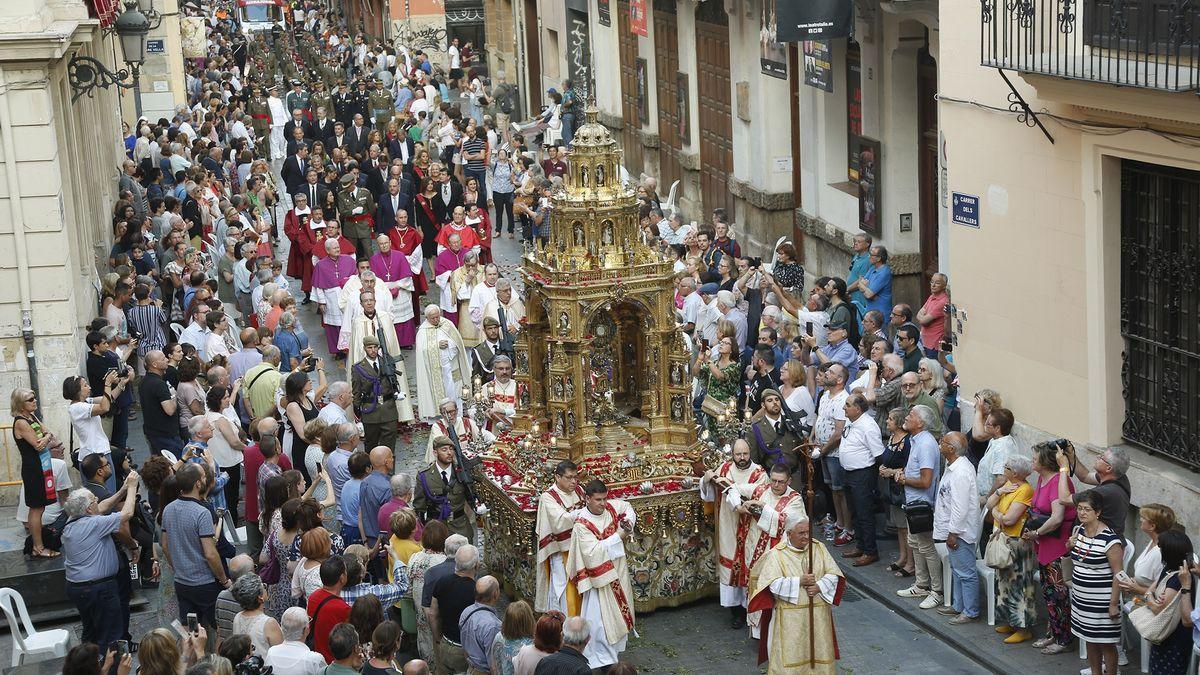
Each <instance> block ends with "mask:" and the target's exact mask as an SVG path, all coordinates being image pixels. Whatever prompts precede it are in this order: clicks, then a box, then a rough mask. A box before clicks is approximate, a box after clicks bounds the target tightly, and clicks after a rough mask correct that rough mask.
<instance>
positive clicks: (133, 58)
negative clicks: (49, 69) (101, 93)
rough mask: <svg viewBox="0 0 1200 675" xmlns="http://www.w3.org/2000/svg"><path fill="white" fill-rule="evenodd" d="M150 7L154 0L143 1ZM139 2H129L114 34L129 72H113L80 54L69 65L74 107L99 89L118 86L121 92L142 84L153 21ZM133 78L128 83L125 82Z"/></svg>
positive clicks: (137, 0)
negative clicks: (140, 80) (139, 6)
mask: <svg viewBox="0 0 1200 675" xmlns="http://www.w3.org/2000/svg"><path fill="white" fill-rule="evenodd" d="M141 1H142V2H145V3H147V4H149V1H150V0H141ZM138 5H139V0H125V11H124V12H122V13H121V16H118V17H117V20H116V21H114V22H113V26H112V30H113V32H114V33H116V34H117V38H118V39H119V40H120V41H121V51H123V52H124V54H125V63H126V65H128V66H129V68H128V69H125V68H122V69H121V70H118V71H117V72H115V73H114V72H112V71H111V70H109V69H108V68H107V67H106V66H105V65H104V63H102V62H101V61H99V60H97V59H94V58H92V57H90V56H80V55H78V54H76V55H75V56H74V57H72V58H71V61H70V63H68V64H67V78H68V80H69V81H70V83H71V89H72V90H73V91H74V92H75V95H74V96H72V97H71V103H74V102H75V101H77V100H79V97H80V96H83V95H84V94H87V95H88V97H89V98H90V97H91V96H92V93H93V90H94V89H95V88H96V87H101V88H104V89H108V88H109V87H111V86H113V85H116V86H117V87H120V88H121V89H132V88H134V87H136V86H137V84H138V70H139V69H140V68H141V65H142V63H144V62H145V61H146V34H147V33H149V32H150V20H149V19H147V18H146V15H145V14H143V13H142V12H141V10H140V9H138ZM131 76H132V78H133V79H132V80H131V81H130V82H128V83H126V82H125V80H126V79H127V78H129V77H131Z"/></svg>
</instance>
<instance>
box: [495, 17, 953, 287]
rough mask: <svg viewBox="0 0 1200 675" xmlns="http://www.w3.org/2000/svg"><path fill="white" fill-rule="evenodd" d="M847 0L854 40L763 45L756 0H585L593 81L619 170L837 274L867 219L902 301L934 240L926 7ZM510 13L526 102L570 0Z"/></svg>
mask: <svg viewBox="0 0 1200 675" xmlns="http://www.w3.org/2000/svg"><path fill="white" fill-rule="evenodd" d="M580 4H581V6H583V5H582V0H581V1H580ZM855 6H856V9H857V10H858V11H857V12H856V14H857V18H856V22H855V30H854V37H853V38H851V39H846V38H838V39H833V40H830V41H828V42H826V43H813V44H778V43H776V42H774V41H773V39H772V34H771V30H770V28H769V26H770V20H769V15H770V14H771V13H772V12H773V11H774V3H773V2H770V1H769V0H728V1H723V0H704V1H703V2H694V1H693V0H679V1H678V2H677V1H675V0H657V1H653V2H650V1H647V2H642V1H641V0H635V1H634V2H626V1H624V0H590V1H589V2H587V3H586V5H585V6H584V7H585V9H586V17H587V28H588V32H589V35H588V44H589V55H590V57H591V59H590V63H591V64H592V71H593V77H592V80H593V81H594V95H595V97H596V100H597V104H598V105H599V107H600V109H601V111H602V120H603V121H604V123H605V124H606V125H608V126H609V127H610V128H611V129H613V131H614V133H616V134H617V136H618V138H619V139H620V140H621V145H622V149H623V150H624V153H625V166H626V168H627V169H628V170H629V173H630V174H631V175H632V176H634V177H637V176H639V175H641V174H645V175H650V176H655V177H656V178H657V180H658V184H659V196H660V198H662V199H663V200H664V201H668V202H669V203H671V204H673V205H674V206H676V207H677V208H678V209H679V210H680V211H681V212H682V213H683V214H684V217H685V219H687V220H696V221H705V222H707V221H708V220H709V218H710V214H711V212H712V210H713V209H714V208H718V207H720V208H724V209H726V211H727V213H729V214H730V217H731V218H732V220H733V221H734V222H735V223H736V227H735V235H736V236H737V238H738V239H739V240H740V241H741V242H742V243H743V247H744V249H745V250H746V251H747V253H748V254H753V255H764V256H766V257H768V258H769V257H770V256H771V254H772V252H773V249H774V246H775V243H776V241H778V240H779V238H781V237H783V238H787V239H790V240H792V241H794V242H795V243H796V245H797V248H798V249H800V255H801V257H802V259H803V261H804V263H805V267H806V269H807V270H808V271H809V272H810V273H812V274H813V275H822V274H838V275H841V276H845V271H846V269H847V266H848V263H849V260H850V242H851V240H852V238H853V236H854V234H855V233H857V232H859V231H860V230H861V229H867V230H868V231H870V232H871V233H872V234H873V236H874V237H875V239H876V241H878V242H881V243H883V244H885V245H886V246H887V247H888V249H889V251H890V252H891V253H892V261H891V264H892V267H893V271H894V273H895V274H896V297H897V300H898V301H905V302H911V303H917V302H920V300H921V298H922V297H923V295H924V291H923V289H924V288H925V287H926V285H927V281H928V277H929V276H930V275H931V274H933V273H934V272H936V271H937V270H938V269H939V249H941V248H943V247H944V237H942V236H941V235H940V234H939V233H940V232H941V231H942V230H943V229H944V228H942V227H940V222H941V221H942V220H943V219H944V208H943V207H942V205H941V204H940V202H939V200H938V199H937V194H938V187H937V186H938V174H939V160H938V143H939V135H938V126H937V105H936V100H935V93H936V91H937V56H936V55H937V51H938V30H937V26H938V16H937V7H936V4H935V3H933V2H923V1H915V2H890V3H888V2H885V3H880V2H878V0H861V1H860V2H856V3H855ZM515 13H516V22H515V23H516V32H517V50H518V54H517V60H518V61H524V62H526V63H527V64H528V65H527V67H526V68H525V69H524V70H525V71H526V72H527V73H528V75H527V81H526V82H524V83H523V85H524V86H523V91H524V92H525V95H526V97H527V98H526V100H525V103H526V105H529V106H530V110H534V111H536V110H537V109H538V106H539V105H540V104H541V103H543V102H544V100H543V97H544V96H545V92H546V90H547V89H548V88H549V87H559V86H561V84H562V81H563V80H564V79H566V77H567V76H568V75H570V74H572V68H571V66H572V63H573V61H574V58H573V56H574V55H573V53H572V41H571V37H572V33H573V31H572V30H571V26H570V25H569V24H570V22H571V15H572V13H573V3H571V2H568V3H565V5H564V3H561V2H557V3H556V2H549V1H544V0H543V1H539V0H526V7H525V8H524V11H522V9H521V8H516V9H515ZM864 151H865V152H866V153H867V155H866V156H867V157H868V159H869V163H868V170H867V171H866V172H860V170H859V161H860V157H861V156H862V155H863V152H864ZM677 182H678V183H677ZM676 183H677V185H676ZM673 187H674V190H673V189H672V188H673ZM860 193H861V196H860ZM672 197H673V199H671V198H672Z"/></svg>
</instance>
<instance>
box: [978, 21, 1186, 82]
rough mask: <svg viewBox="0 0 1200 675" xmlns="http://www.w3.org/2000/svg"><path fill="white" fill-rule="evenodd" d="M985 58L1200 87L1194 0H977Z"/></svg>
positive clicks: (1018, 67) (998, 64)
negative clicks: (980, 13)
mask: <svg viewBox="0 0 1200 675" xmlns="http://www.w3.org/2000/svg"><path fill="white" fill-rule="evenodd" d="M979 1H980V3H981V5H982V7H981V10H982V16H981V21H980V61H981V63H982V64H983V65H984V66H988V67H991V68H1002V69H1007V70H1015V71H1017V72H1021V73H1034V74H1038V75H1049V76H1054V77H1062V78H1066V79H1072V80H1084V81H1088V82H1097V83H1104V84H1114V85H1120V86H1128V87H1143V88H1147V89H1155V90H1158V91H1168V92H1186V91H1195V90H1196V89H1197V88H1200V2H1196V1H1195V0H979Z"/></svg>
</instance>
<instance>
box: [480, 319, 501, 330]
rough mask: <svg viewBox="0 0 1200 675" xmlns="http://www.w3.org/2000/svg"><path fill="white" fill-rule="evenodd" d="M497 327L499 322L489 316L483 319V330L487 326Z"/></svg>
mask: <svg viewBox="0 0 1200 675" xmlns="http://www.w3.org/2000/svg"><path fill="white" fill-rule="evenodd" d="M499 325H500V322H499V321H497V320H496V319H494V318H492V317H490V316H485V317H483V327H484V328H487V327H488V326H499Z"/></svg>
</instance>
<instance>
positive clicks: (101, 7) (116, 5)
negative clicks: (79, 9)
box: [88, 0, 121, 28]
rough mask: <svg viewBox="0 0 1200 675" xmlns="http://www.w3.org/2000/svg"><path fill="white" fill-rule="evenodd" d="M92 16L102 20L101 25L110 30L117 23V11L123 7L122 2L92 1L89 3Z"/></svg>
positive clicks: (117, 0)
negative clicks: (114, 22) (113, 23)
mask: <svg viewBox="0 0 1200 675" xmlns="http://www.w3.org/2000/svg"><path fill="white" fill-rule="evenodd" d="M88 5H89V9H90V10H91V14H92V16H94V17H96V18H97V19H100V25H101V26H102V27H104V28H108V27H109V26H111V25H112V22H113V21H116V19H117V14H118V13H119V12H118V11H117V10H118V9H120V7H121V0H92V1H91V2H90V3H88Z"/></svg>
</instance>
